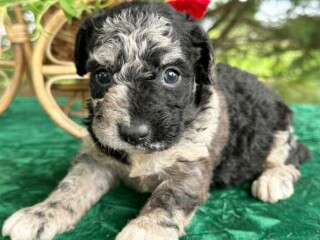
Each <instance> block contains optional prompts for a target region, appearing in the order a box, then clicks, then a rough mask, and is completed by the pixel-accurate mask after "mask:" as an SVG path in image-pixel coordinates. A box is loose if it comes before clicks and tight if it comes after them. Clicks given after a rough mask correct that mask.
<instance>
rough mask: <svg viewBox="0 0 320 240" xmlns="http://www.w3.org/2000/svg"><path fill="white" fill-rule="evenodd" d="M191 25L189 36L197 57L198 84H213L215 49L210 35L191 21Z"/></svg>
mask: <svg viewBox="0 0 320 240" xmlns="http://www.w3.org/2000/svg"><path fill="white" fill-rule="evenodd" d="M189 23H190V27H189V36H190V39H191V42H192V45H193V48H194V51H195V56H196V65H195V66H196V69H195V71H196V83H197V84H199V85H201V84H206V85H207V84H212V83H213V79H212V72H211V70H212V65H213V49H212V46H211V43H210V41H209V38H208V35H207V33H206V32H205V31H204V30H203V29H202V27H200V26H199V25H197V24H195V23H194V22H193V20H189Z"/></svg>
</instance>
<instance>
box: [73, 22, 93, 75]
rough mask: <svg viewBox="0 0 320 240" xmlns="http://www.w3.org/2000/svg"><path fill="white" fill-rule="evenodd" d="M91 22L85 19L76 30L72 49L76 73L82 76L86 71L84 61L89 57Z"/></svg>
mask: <svg viewBox="0 0 320 240" xmlns="http://www.w3.org/2000/svg"><path fill="white" fill-rule="evenodd" d="M92 30H93V22H92V20H91V19H87V20H86V21H85V22H84V23H83V24H82V25H81V27H80V29H79V30H78V33H77V36H76V42H75V49H74V63H75V65H76V69H77V74H78V75H80V76H83V75H85V74H86V73H87V69H86V62H87V60H88V57H89V49H88V44H89V41H90V38H91V35H92Z"/></svg>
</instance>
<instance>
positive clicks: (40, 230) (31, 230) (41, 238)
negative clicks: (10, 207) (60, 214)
mask: <svg viewBox="0 0 320 240" xmlns="http://www.w3.org/2000/svg"><path fill="white" fill-rule="evenodd" d="M56 233H57V226H56V225H55V223H54V222H50V223H49V219H48V216H46V215H45V213H44V212H43V211H41V210H40V209H39V208H37V207H36V206H35V207H30V208H24V209H21V210H19V211H17V212H16V213H14V214H13V215H12V216H11V217H9V218H8V219H7V220H6V221H5V223H4V225H3V227H2V235H3V236H10V237H11V240H50V239H52V238H53V237H54V236H55V235H56Z"/></svg>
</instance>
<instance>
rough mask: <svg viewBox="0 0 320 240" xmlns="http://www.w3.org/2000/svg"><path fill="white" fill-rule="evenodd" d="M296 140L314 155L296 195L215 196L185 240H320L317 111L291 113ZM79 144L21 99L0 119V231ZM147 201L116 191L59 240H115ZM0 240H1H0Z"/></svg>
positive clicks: (60, 172) (236, 191)
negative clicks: (275, 198) (265, 199)
mask: <svg viewBox="0 0 320 240" xmlns="http://www.w3.org/2000/svg"><path fill="white" fill-rule="evenodd" d="M293 110H294V111H295V113H296V115H295V127H296V134H297V135H298V136H299V138H300V140H301V141H302V142H304V143H305V144H307V145H308V146H309V147H310V149H311V150H312V151H313V154H314V156H313V158H312V159H311V160H309V161H308V162H306V163H305V164H304V165H303V166H302V168H301V170H302V178H301V179H300V181H299V182H298V184H297V185H296V188H295V190H296V191H295V194H294V196H293V197H291V198H290V199H288V200H285V201H281V202H279V203H276V204H267V203H262V202H259V201H258V200H256V199H254V198H253V197H252V196H251V195H250V184H249V183H245V184H243V185H242V186H240V187H234V188H229V189H222V190H215V191H212V193H211V196H210V198H209V200H208V201H207V202H206V203H205V204H204V205H203V206H201V207H200V208H199V209H198V211H197V212H196V215H195V216H194V218H193V219H192V223H191V225H190V227H189V228H188V229H187V236H185V237H183V238H182V239H184V240H187V239H189V240H191V239H192V240H194V239H203V240H209V239H210V240H213V239H237V240H238V239H241V240H242V239H244V240H250V239H301V240H308V239H320V106H306V105H304V106H293ZM79 144H80V143H79V141H78V140H76V139H74V138H72V137H71V136H69V135H67V134H66V133H64V132H63V130H61V129H59V128H58V127H57V126H56V125H55V124H54V123H53V122H52V121H50V120H49V118H48V116H47V115H46V114H45V113H44V112H43V110H42V109H41V107H40V106H39V104H38V103H37V101H36V100H35V99H27V98H18V99H16V100H15V101H14V102H13V104H12V105H11V106H10V108H9V109H8V110H7V111H6V112H5V113H4V114H3V115H2V116H0V225H1V226H2V225H3V221H4V220H5V219H6V218H7V217H9V215H11V214H12V213H13V212H15V211H16V210H18V209H20V208H23V207H27V206H30V205H33V204H35V203H37V202H39V201H41V200H43V199H44V198H45V197H46V196H47V195H48V194H49V193H50V192H51V191H52V190H53V189H54V188H55V186H56V185H57V184H58V182H59V181H60V180H61V179H62V178H63V177H64V176H65V175H66V173H67V170H68V167H69V163H70V160H71V159H72V157H73V156H74V155H75V154H76V152H77V149H78V147H79ZM147 198H148V195H147V194H140V193H137V192H134V191H133V190H131V189H128V188H126V187H124V186H121V187H119V188H117V189H114V190H112V191H111V192H110V193H109V194H108V195H106V196H105V197H103V198H102V199H101V200H100V201H99V202H98V203H97V204H96V205H95V206H94V207H93V208H92V209H90V211H89V212H88V213H87V214H86V215H85V216H84V217H83V219H82V220H81V221H80V222H79V223H78V224H77V225H76V226H75V228H74V229H73V230H71V231H69V232H66V233H64V234H62V235H60V236H57V237H56V238H55V239H56V240H75V239H76V240H82V239H84V240H95V239H101V240H106V239H114V237H115V235H116V234H117V233H118V232H119V231H120V230H121V229H122V228H123V227H124V226H125V225H126V223H127V222H128V220H129V219H131V218H134V217H135V216H136V215H137V214H138V212H139V209H140V208H141V207H142V206H143V204H144V202H145V201H146V199H147ZM0 239H4V238H1V237H0Z"/></svg>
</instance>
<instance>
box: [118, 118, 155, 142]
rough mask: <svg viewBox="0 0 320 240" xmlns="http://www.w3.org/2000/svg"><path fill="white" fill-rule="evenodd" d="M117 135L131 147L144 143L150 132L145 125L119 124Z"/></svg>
mask: <svg viewBox="0 0 320 240" xmlns="http://www.w3.org/2000/svg"><path fill="white" fill-rule="evenodd" d="M119 133H120V136H121V138H122V139H123V140H124V141H126V142H128V143H130V144H132V145H138V144H141V143H144V142H145V141H146V140H147V139H148V137H149V136H150V134H151V131H150V127H149V126H148V125H147V124H143V123H133V124H130V126H127V125H125V124H120V125H119Z"/></svg>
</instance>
